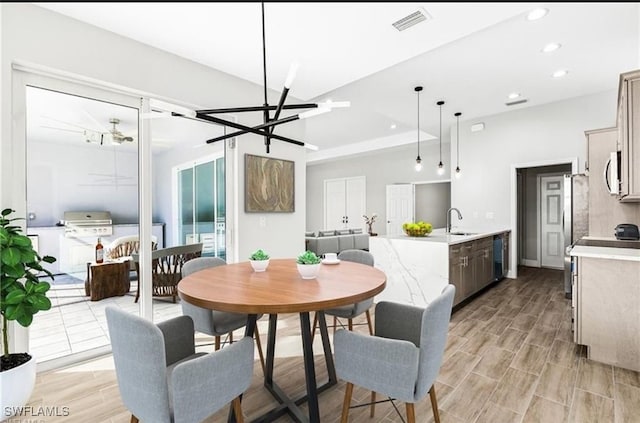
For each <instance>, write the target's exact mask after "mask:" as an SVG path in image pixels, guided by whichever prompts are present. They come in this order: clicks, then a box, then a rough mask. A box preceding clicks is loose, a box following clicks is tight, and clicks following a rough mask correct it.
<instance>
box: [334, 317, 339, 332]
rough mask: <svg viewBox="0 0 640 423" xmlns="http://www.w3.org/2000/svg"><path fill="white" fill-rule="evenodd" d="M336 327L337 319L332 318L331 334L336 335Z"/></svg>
mask: <svg viewBox="0 0 640 423" xmlns="http://www.w3.org/2000/svg"><path fill="white" fill-rule="evenodd" d="M337 326H338V318H337V317H336V316H333V334H334V335H335V334H336V327H337Z"/></svg>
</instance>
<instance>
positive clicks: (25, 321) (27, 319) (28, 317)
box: [16, 313, 33, 328]
mask: <svg viewBox="0 0 640 423" xmlns="http://www.w3.org/2000/svg"><path fill="white" fill-rule="evenodd" d="M16 320H17V321H18V323H20V324H21V325H22V326H24V327H25V328H27V327H29V326H30V325H31V322H33V314H30V313H23V314H22V316H20V317H18V318H17V319H16Z"/></svg>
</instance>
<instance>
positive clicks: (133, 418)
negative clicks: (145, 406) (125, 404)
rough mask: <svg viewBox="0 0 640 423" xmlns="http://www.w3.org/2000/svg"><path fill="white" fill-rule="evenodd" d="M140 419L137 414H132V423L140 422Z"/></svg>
mask: <svg viewBox="0 0 640 423" xmlns="http://www.w3.org/2000/svg"><path fill="white" fill-rule="evenodd" d="M139 421H140V420H138V418H137V417H136V416H134V415H133V414H132V415H131V423H138V422H139Z"/></svg>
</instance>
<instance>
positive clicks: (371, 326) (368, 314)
mask: <svg viewBox="0 0 640 423" xmlns="http://www.w3.org/2000/svg"><path fill="white" fill-rule="evenodd" d="M366 315H367V324H368V325H369V335H372V336H373V324H372V323H371V313H369V310H367V311H366Z"/></svg>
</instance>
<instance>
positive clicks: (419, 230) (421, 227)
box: [402, 221, 433, 236]
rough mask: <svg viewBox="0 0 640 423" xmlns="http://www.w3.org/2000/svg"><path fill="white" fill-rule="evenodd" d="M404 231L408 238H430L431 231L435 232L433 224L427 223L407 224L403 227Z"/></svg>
mask: <svg viewBox="0 0 640 423" xmlns="http://www.w3.org/2000/svg"><path fill="white" fill-rule="evenodd" d="M402 230H403V231H404V233H405V234H407V236H429V234H430V233H431V231H432V230H433V226H432V225H431V223H426V222H422V221H420V222H417V223H413V222H407V223H405V224H404V225H402Z"/></svg>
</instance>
